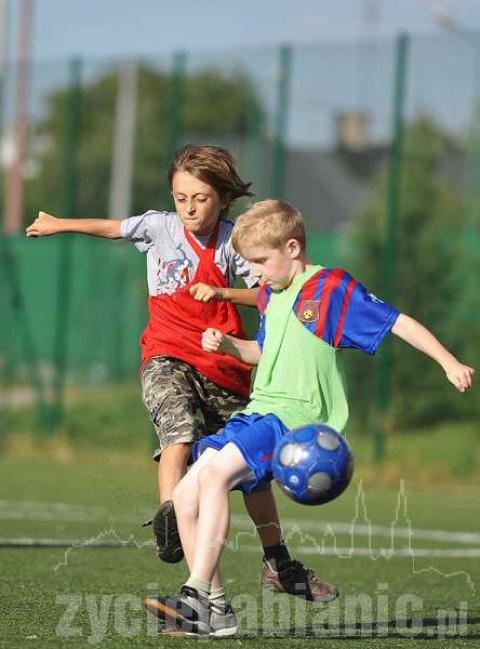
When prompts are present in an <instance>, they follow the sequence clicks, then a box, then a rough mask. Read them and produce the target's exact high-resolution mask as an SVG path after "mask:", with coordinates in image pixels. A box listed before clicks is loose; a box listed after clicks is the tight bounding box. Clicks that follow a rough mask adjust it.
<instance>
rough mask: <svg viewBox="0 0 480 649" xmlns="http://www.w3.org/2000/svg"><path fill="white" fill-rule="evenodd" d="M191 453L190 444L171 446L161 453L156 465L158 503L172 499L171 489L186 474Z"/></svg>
mask: <svg viewBox="0 0 480 649" xmlns="http://www.w3.org/2000/svg"><path fill="white" fill-rule="evenodd" d="M191 452H192V445H191V444H172V446H167V448H166V449H164V450H163V451H162V454H161V456H160V461H159V463H158V492H159V495H160V503H164V502H165V501H167V500H171V499H172V493H173V489H174V488H175V487H176V485H177V484H178V483H179V482H180V480H181V479H182V478H183V476H184V475H185V473H186V472H187V462H188V460H189V458H190V455H191Z"/></svg>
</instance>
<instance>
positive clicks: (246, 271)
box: [230, 248, 258, 288]
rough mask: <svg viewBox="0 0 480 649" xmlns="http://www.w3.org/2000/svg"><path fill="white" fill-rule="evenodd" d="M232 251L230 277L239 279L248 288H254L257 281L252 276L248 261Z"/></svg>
mask: <svg viewBox="0 0 480 649" xmlns="http://www.w3.org/2000/svg"><path fill="white" fill-rule="evenodd" d="M232 251H233V255H232V260H231V266H230V268H231V273H232V275H233V276H234V277H241V278H242V279H243V281H244V282H245V284H246V285H247V286H248V288H252V286H256V285H257V284H258V280H257V278H256V277H254V276H253V275H252V269H251V268H250V264H249V263H248V261H247V260H246V259H244V258H243V257H242V256H241V255H239V254H238V252H235V251H234V250H233V248H232Z"/></svg>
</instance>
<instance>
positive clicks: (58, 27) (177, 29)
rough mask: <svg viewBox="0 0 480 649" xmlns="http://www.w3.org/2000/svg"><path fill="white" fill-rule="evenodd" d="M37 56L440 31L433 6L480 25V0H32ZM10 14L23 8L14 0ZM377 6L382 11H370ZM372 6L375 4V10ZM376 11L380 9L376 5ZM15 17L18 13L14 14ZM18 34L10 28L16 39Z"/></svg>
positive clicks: (466, 22)
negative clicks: (369, 16) (438, 1)
mask: <svg viewBox="0 0 480 649" xmlns="http://www.w3.org/2000/svg"><path fill="white" fill-rule="evenodd" d="M34 2H35V25H34V46H33V50H34V56H35V58H36V59H43V60H45V59H55V58H64V57H68V56H72V55H77V54H78V55H84V56H88V57H110V56H112V55H113V56H119V55H121V56H131V55H142V54H146V55H155V54H160V53H166V52H169V51H171V50H172V49H181V48H185V49H188V50H192V49H194V50H207V49H208V50H212V49H216V50H218V49H223V48H226V47H230V48H232V47H234V48H241V47H247V48H248V47H252V46H263V45H269V44H273V43H279V42H289V43H292V44H299V43H310V42H318V41H330V42H331V41H336V40H341V41H345V40H347V41H356V40H358V39H360V38H364V37H375V38H390V37H391V36H392V35H393V34H395V33H397V32H398V31H400V30H407V31H410V32H413V33H425V32H428V33H432V32H433V33H435V32H438V31H439V28H438V26H436V25H435V21H434V20H433V18H432V7H434V6H435V5H437V6H438V4H442V5H443V6H445V7H446V8H448V9H450V10H451V11H452V13H453V14H454V15H455V16H456V18H457V20H458V22H459V23H460V24H462V25H464V26H468V27H470V28H477V29H480V0H446V1H445V2H443V3H435V2H432V1H430V0H376V1H375V0H201V1H200V0H178V1H177V2H175V1H173V0H135V1H132V0H34ZM10 4H11V7H12V9H11V13H12V16H11V18H12V19H13V18H14V14H15V12H16V11H17V10H18V4H19V3H18V2H17V0H13V1H12V0H10ZM372 7H373V8H375V7H377V19H376V20H375V19H374V18H371V19H370V20H369V21H368V20H367V19H366V15H367V14H368V13H370V15H371V14H372V9H371V8H372ZM369 8H370V12H369ZM373 13H375V12H373ZM11 22H13V20H12V21H11ZM12 37H13V34H11V35H10V41H11V44H13V38H12Z"/></svg>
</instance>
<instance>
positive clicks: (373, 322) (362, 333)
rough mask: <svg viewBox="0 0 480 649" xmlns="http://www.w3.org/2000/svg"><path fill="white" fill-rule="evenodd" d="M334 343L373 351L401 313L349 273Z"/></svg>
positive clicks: (373, 352) (339, 345) (370, 352)
mask: <svg viewBox="0 0 480 649" xmlns="http://www.w3.org/2000/svg"><path fill="white" fill-rule="evenodd" d="M348 278H349V279H348V286H347V289H346V291H345V298H344V304H343V308H342V314H341V320H340V319H339V322H338V329H337V332H336V340H335V342H336V346H337V347H339V348H349V347H350V348H354V349H360V350H361V351H363V352H366V353H367V354H375V352H376V351H377V349H378V348H379V347H380V345H381V343H382V341H383V339H384V338H385V336H386V335H387V334H388V333H389V332H390V330H391V328H392V327H393V325H394V324H395V322H396V321H397V318H398V316H399V315H400V312H399V311H397V309H395V308H394V307H393V306H391V305H390V304H388V303H387V302H383V300H380V299H379V298H377V297H376V296H375V295H374V294H373V293H370V292H369V291H368V290H367V289H366V288H365V287H364V286H362V284H360V283H359V282H356V281H355V280H354V279H353V277H351V275H349V276H348Z"/></svg>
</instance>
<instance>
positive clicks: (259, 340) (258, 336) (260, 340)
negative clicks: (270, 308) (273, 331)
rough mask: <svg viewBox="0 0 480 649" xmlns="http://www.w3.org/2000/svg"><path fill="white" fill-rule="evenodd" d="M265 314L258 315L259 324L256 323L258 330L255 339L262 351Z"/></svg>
mask: <svg viewBox="0 0 480 649" xmlns="http://www.w3.org/2000/svg"><path fill="white" fill-rule="evenodd" d="M265 319H266V318H265V314H263V315H262V316H261V317H260V324H259V325H258V331H257V334H256V336H255V340H256V341H257V343H258V346H259V347H260V350H261V351H262V352H263V343H264V342H265Z"/></svg>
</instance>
